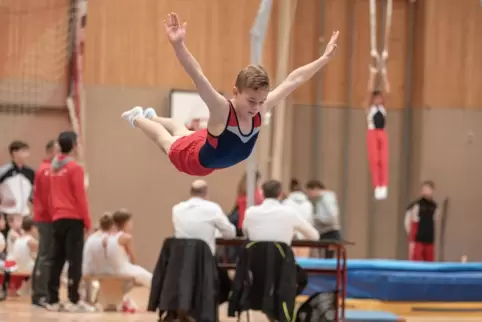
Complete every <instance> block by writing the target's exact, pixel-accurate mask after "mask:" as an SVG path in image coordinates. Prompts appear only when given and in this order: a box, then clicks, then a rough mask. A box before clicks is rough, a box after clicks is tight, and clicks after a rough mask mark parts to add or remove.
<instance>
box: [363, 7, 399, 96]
mask: <svg viewBox="0 0 482 322" xmlns="http://www.w3.org/2000/svg"><path fill="white" fill-rule="evenodd" d="M376 1H377V0H370V57H371V58H372V59H373V60H374V61H373V62H372V64H370V65H369V66H368V67H369V71H370V78H369V87H370V88H369V90H370V91H371V90H373V84H374V83H375V77H376V76H377V74H379V73H380V74H381V76H382V85H383V88H384V89H385V91H386V92H390V83H389V81H388V72H387V60H388V43H389V39H390V29H391V25H392V12H393V0H387V10H386V14H385V33H384V41H383V50H382V53H381V55H380V53H379V51H378V49H377V3H376Z"/></svg>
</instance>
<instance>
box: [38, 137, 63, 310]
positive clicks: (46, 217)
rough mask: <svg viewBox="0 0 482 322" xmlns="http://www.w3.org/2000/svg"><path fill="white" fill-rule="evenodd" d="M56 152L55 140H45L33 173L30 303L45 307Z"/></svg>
mask: <svg viewBox="0 0 482 322" xmlns="http://www.w3.org/2000/svg"><path fill="white" fill-rule="evenodd" d="M57 152H58V145H57V142H56V141H55V140H51V141H49V142H47V145H46V146H45V158H44V159H43V160H42V163H41V164H40V167H39V169H38V170H37V172H36V173H35V184H34V189H33V213H34V216H33V220H34V222H35V225H36V226H37V229H38V234H39V249H38V254H37V259H36V261H35V266H34V269H33V274H32V304H33V305H35V306H41V307H46V305H47V296H48V291H47V282H48V279H49V268H50V265H49V262H48V260H49V258H48V257H49V252H50V249H51V247H52V238H53V236H52V213H51V210H50V209H49V196H50V188H49V186H50V178H49V177H50V172H51V169H50V167H51V163H52V159H53V158H54V156H55V155H56V154H57Z"/></svg>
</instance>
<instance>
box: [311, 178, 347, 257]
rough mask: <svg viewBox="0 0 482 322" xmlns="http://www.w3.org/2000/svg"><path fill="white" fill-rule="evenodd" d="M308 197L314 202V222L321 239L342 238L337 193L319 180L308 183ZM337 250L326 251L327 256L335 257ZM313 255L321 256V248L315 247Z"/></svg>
mask: <svg viewBox="0 0 482 322" xmlns="http://www.w3.org/2000/svg"><path fill="white" fill-rule="evenodd" d="M306 190H307V193H308V197H309V198H310V199H311V201H312V203H313V207H314V208H313V223H314V225H315V227H316V229H317V230H318V232H319V233H320V240H340V239H341V235H340V229H341V227H340V219H339V214H338V213H339V211H338V202H337V200H336V194H335V192H333V191H330V190H328V189H326V187H325V185H324V184H322V183H321V182H320V181H318V180H310V181H308V183H307V184H306ZM334 255H335V252H334V251H332V250H328V249H327V250H326V251H325V258H333V257H334ZM312 256H314V257H321V254H320V250H318V249H313V250H312Z"/></svg>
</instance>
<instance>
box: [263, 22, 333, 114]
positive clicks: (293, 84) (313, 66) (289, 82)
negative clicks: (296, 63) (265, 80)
mask: <svg viewBox="0 0 482 322" xmlns="http://www.w3.org/2000/svg"><path fill="white" fill-rule="evenodd" d="M338 35H339V32H338V31H335V32H334V33H333V34H332V36H331V39H330V42H329V43H328V45H327V46H326V49H325V53H324V54H323V56H321V57H320V58H318V59H317V60H315V61H313V62H311V63H309V64H307V65H305V66H302V67H300V68H298V69H295V70H294V71H292V72H291V73H290V74H289V75H288V77H287V78H286V79H285V80H284V81H283V82H282V83H281V84H280V85H279V86H278V87H276V88H275V89H274V90H273V91H272V92H271V93H269V95H268V98H267V99H266V102H265V103H264V109H265V110H264V112H269V111H270V110H271V108H273V106H275V105H277V104H278V103H279V102H281V101H282V100H284V99H285V98H286V97H288V95H290V94H291V93H292V92H293V91H294V90H295V89H296V88H298V87H299V86H300V85H301V84H303V83H304V82H306V81H307V80H309V79H310V78H312V77H313V76H314V75H315V74H316V73H317V72H318V71H319V70H320V69H321V68H323V66H325V65H326V64H327V63H328V62H329V61H330V60H331V59H332V58H333V57H334V56H335V50H336V46H337V44H336V42H337V40H338Z"/></svg>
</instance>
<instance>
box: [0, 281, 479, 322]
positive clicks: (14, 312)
mask: <svg viewBox="0 0 482 322" xmlns="http://www.w3.org/2000/svg"><path fill="white" fill-rule="evenodd" d="M131 295H132V298H133V299H134V301H135V302H136V303H137V305H138V306H140V307H141V309H142V306H143V305H145V303H146V302H147V296H148V294H147V290H145V289H134V290H133V292H132V294H131ZM224 312H226V309H225V308H224V309H223V308H222V309H221V321H222V322H234V321H236V319H234V318H226V317H225V315H224V314H225V313H224ZM14 321H17V322H34V321H35V322H54V321H62V322H88V321H107V322H109V321H112V322H114V321H115V322H149V321H152V322H156V321H157V315H156V314H154V313H140V312H138V313H135V314H122V313H65V312H48V311H46V310H44V309H40V308H34V307H32V306H31V305H30V303H29V301H28V299H27V298H9V299H8V300H7V301H5V302H0V322H14ZM251 321H253V322H264V321H266V319H265V318H264V317H263V315H259V314H257V313H253V319H252V320H251ZM406 321H407V322H453V321H457V322H475V321H480V318H479V319H477V318H454V317H445V318H444V317H418V318H416V317H410V318H407V319H406Z"/></svg>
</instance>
